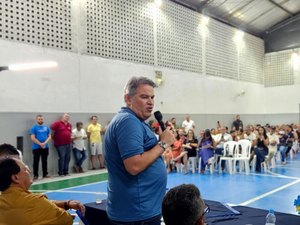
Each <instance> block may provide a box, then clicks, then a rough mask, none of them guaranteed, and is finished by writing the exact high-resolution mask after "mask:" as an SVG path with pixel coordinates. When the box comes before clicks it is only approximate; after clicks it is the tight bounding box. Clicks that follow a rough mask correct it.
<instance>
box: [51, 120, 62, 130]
mask: <svg viewBox="0 0 300 225" xmlns="http://www.w3.org/2000/svg"><path fill="white" fill-rule="evenodd" d="M59 124H60V120H57V121H55V122H54V123H52V125H51V129H52V130H53V129H56V127H57V126H59Z"/></svg>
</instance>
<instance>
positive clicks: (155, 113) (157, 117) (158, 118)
mask: <svg viewBox="0 0 300 225" xmlns="http://www.w3.org/2000/svg"><path fill="white" fill-rule="evenodd" d="M154 117H155V119H156V120H157V121H162V119H163V116H162V114H161V112H160V111H156V112H154Z"/></svg>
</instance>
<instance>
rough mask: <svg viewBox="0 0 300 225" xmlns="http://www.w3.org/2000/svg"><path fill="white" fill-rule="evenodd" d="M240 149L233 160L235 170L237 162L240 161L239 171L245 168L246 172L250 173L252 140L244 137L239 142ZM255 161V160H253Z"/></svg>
mask: <svg viewBox="0 0 300 225" xmlns="http://www.w3.org/2000/svg"><path fill="white" fill-rule="evenodd" d="M237 144H238V151H237V155H236V159H235V160H234V162H233V169H234V172H235V171H236V162H237V161H238V162H239V170H240V171H239V172H241V171H242V170H243V169H245V173H246V174H247V175H248V174H249V172H250V163H249V162H250V151H251V141H249V140H247V139H242V140H239V141H238V142H237ZM253 161H254V160H253Z"/></svg>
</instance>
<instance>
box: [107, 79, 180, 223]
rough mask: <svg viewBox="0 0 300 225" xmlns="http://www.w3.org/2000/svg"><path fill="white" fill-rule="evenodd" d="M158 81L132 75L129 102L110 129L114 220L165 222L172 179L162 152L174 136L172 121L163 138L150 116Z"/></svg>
mask: <svg viewBox="0 0 300 225" xmlns="http://www.w3.org/2000/svg"><path fill="white" fill-rule="evenodd" d="M154 87H156V85H155V83H154V82H153V81H152V80H150V79H148V78H146V77H132V78H131V79H130V80H129V81H128V83H127V85H126V87H125V92H124V100H125V103H126V107H122V108H121V110H120V111H119V113H118V114H117V115H116V116H115V117H114V118H113V119H112V121H111V123H110V125H109V127H108V129H107V131H106V133H105V141H104V145H105V148H104V151H105V154H104V155H105V160H106V163H107V170H108V187H107V190H108V203H107V213H108V217H109V219H110V220H111V222H112V224H127V223H129V222H130V224H136V225H138V224H145V225H159V224H160V219H161V203H162V200H163V197H164V195H165V192H166V182H167V173H166V168H165V164H164V161H163V158H162V154H163V152H164V151H165V149H166V148H167V147H168V146H171V145H172V144H173V143H174V141H175V138H174V135H173V133H172V132H171V131H170V128H169V127H167V128H166V130H165V131H164V132H162V133H160V135H159V139H160V141H159V142H158V141H157V139H156V137H155V135H154V133H153V132H152V130H151V128H150V127H149V125H148V124H147V123H146V122H145V120H147V119H148V118H150V117H151V114H152V111H153V108H154Z"/></svg>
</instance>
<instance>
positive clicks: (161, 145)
mask: <svg viewBox="0 0 300 225" xmlns="http://www.w3.org/2000/svg"><path fill="white" fill-rule="evenodd" d="M158 144H159V146H160V147H162V148H163V149H164V150H166V148H167V147H168V144H167V143H166V142H163V141H160V142H158Z"/></svg>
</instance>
